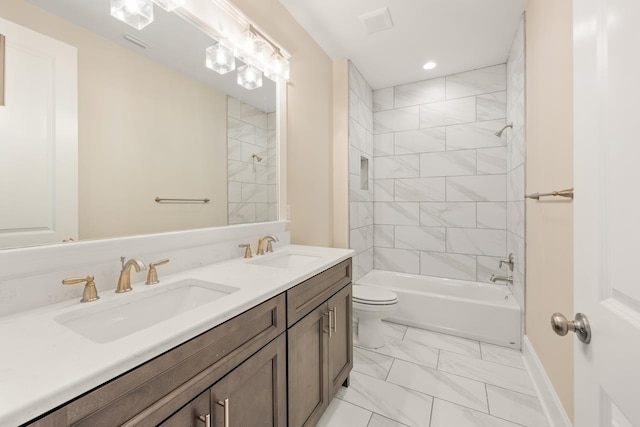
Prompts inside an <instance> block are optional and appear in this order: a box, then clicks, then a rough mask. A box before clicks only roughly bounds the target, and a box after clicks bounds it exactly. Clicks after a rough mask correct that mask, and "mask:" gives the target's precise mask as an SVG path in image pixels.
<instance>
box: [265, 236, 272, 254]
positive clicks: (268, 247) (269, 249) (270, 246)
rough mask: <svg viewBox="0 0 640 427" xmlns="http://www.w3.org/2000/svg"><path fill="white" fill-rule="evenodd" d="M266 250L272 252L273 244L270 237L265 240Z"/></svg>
mask: <svg viewBox="0 0 640 427" xmlns="http://www.w3.org/2000/svg"><path fill="white" fill-rule="evenodd" d="M266 252H273V245H272V244H271V239H268V240H267V249H266Z"/></svg>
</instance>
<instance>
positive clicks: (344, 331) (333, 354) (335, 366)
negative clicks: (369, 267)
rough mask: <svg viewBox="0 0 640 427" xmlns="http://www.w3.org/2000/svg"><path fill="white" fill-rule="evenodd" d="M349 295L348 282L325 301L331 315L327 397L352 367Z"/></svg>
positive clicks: (350, 302) (338, 386) (333, 391)
mask: <svg viewBox="0 0 640 427" xmlns="http://www.w3.org/2000/svg"><path fill="white" fill-rule="evenodd" d="M351 295H352V292H351V284H348V285H347V286H345V287H344V288H342V290H340V291H339V292H338V293H337V294H335V295H334V296H332V297H331V298H330V299H329V301H328V302H327V304H328V306H329V311H330V315H331V317H332V319H331V327H332V330H331V334H330V335H331V337H330V338H329V392H330V394H329V398H333V396H334V395H335V394H336V392H337V391H338V389H339V388H340V387H341V386H342V384H343V383H344V382H345V381H346V380H347V378H348V377H349V373H350V372H351V368H353V333H352V328H353V322H352V317H353V316H352V312H351V310H352V300H351Z"/></svg>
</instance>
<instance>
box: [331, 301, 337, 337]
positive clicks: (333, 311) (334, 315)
mask: <svg viewBox="0 0 640 427" xmlns="http://www.w3.org/2000/svg"><path fill="white" fill-rule="evenodd" d="M331 312H332V313H333V332H334V333H337V332H338V307H333V309H332V310H331Z"/></svg>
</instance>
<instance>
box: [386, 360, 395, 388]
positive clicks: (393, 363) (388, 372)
mask: <svg viewBox="0 0 640 427" xmlns="http://www.w3.org/2000/svg"><path fill="white" fill-rule="evenodd" d="M395 363H396V358H395V357H394V358H393V360H392V361H391V366H389V371H387V375H386V376H385V377H384V381H385V382H388V381H387V380H388V379H389V375H391V370H392V369H393V365H395Z"/></svg>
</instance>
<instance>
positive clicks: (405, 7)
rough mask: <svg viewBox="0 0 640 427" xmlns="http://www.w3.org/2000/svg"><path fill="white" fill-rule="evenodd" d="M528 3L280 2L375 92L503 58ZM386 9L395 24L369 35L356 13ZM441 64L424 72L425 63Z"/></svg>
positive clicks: (518, 0)
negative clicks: (356, 71) (351, 64)
mask: <svg viewBox="0 0 640 427" xmlns="http://www.w3.org/2000/svg"><path fill="white" fill-rule="evenodd" d="M524 1H525V0H280V2H281V3H282V4H283V5H284V6H285V7H286V8H287V9H288V10H289V12H290V13H291V14H292V15H293V17H294V18H295V19H296V20H297V21H298V22H299V23H300V24H301V25H302V26H303V27H304V28H305V29H306V30H307V32H308V33H309V34H310V35H311V37H313V38H314V39H315V40H316V42H317V43H318V44H319V45H320V46H321V47H322V48H323V49H324V50H325V52H327V54H328V55H329V56H331V57H332V58H349V59H350V60H351V61H352V62H353V63H354V65H355V66H356V67H357V68H358V69H359V70H360V72H361V73H362V74H363V75H364V77H365V78H366V79H367V81H368V82H369V84H370V85H371V86H372V88H373V89H380V88H384V87H390V86H395V85H398V84H403V83H409V82H414V81H418V80H424V79H429V78H434V77H440V76H445V75H449V74H453V73H457V72H461V71H467V70H472V69H476V68H481V67H486V66H489V65H495V64H500V63H504V62H506V60H507V55H508V53H509V48H510V47H511V42H512V40H513V37H514V36H515V33H516V29H517V27H518V23H519V21H520V17H521V15H522V12H523V11H524ZM383 7H388V8H389V11H390V12H391V18H392V20H393V24H394V28H392V29H390V30H386V31H382V32H377V33H373V34H367V31H366V29H365V26H364V24H363V23H362V21H360V20H359V19H358V16H360V15H362V14H365V13H368V12H371V11H374V10H376V9H380V8H383ZM427 61H435V62H437V63H438V67H437V68H435V69H434V70H430V71H425V70H424V69H422V65H423V64H424V63H425V62H427Z"/></svg>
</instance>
